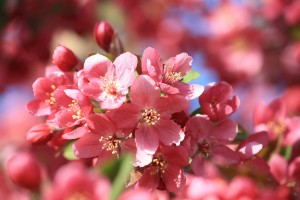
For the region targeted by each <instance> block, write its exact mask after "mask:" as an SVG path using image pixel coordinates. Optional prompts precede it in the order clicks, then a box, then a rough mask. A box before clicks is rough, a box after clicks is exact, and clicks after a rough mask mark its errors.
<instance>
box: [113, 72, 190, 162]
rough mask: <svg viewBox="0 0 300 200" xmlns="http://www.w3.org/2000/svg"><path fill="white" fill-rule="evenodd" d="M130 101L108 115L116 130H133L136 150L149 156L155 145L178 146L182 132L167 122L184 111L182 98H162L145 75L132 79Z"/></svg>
mask: <svg viewBox="0 0 300 200" xmlns="http://www.w3.org/2000/svg"><path fill="white" fill-rule="evenodd" d="M130 98H131V103H127V104H124V105H122V106H121V107H120V108H118V109H116V110H113V111H111V112H109V113H108V115H109V117H110V118H111V119H113V120H114V121H115V122H116V124H117V126H118V128H121V129H131V130H133V129H135V128H136V127H137V129H136V130H135V132H134V133H135V142H136V146H137V149H138V151H139V150H141V151H144V152H146V153H147V154H149V155H153V154H154V153H155V151H156V149H157V147H158V145H159V142H162V143H163V144H165V145H168V146H170V145H172V144H176V145H179V143H180V142H181V141H182V140H183V138H184V133H183V131H182V130H181V127H180V126H179V125H178V124H176V123H175V122H174V121H173V120H171V115H172V114H173V113H176V112H180V111H182V110H185V109H187V107H188V102H187V100H186V99H185V98H183V97H181V96H176V95H172V96H164V97H162V96H161V95H160V90H159V89H158V88H157V87H155V82H154V81H153V80H152V79H151V78H150V77H149V76H147V75H141V76H138V77H137V78H136V79H135V81H134V83H133V84H132V86H131V91H130ZM124 119H126V120H124ZM144 164H148V163H144ZM140 166H143V165H142V164H141V165H140Z"/></svg>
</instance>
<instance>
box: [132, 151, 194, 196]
mask: <svg viewBox="0 0 300 200" xmlns="http://www.w3.org/2000/svg"><path fill="white" fill-rule="evenodd" d="M186 165H188V153H187V151H186V150H185V149H184V148H183V147H181V146H178V147H175V146H171V147H169V146H160V148H159V149H158V150H157V152H156V153H155V154H154V155H153V159H152V161H151V163H150V164H149V165H147V166H145V167H144V169H143V170H144V171H143V175H142V177H141V178H140V179H139V181H138V183H137V185H138V186H140V187H146V188H149V189H157V188H159V187H165V188H166V189H167V190H168V191H169V192H174V193H176V192H178V191H180V190H181V189H182V188H183V187H184V185H185V176H184V174H183V171H184V170H183V167H185V166H186ZM165 188H160V189H165Z"/></svg>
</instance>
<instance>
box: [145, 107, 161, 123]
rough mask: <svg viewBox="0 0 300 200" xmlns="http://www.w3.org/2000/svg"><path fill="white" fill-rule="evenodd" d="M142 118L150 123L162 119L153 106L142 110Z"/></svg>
mask: <svg viewBox="0 0 300 200" xmlns="http://www.w3.org/2000/svg"><path fill="white" fill-rule="evenodd" d="M142 118H143V121H144V122H146V123H147V124H148V125H155V124H156V123H157V122H158V121H159V120H160V114H158V113H157V112H156V111H155V110H154V109H153V108H151V109H146V110H144V111H143V112H142Z"/></svg>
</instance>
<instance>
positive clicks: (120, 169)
mask: <svg viewBox="0 0 300 200" xmlns="http://www.w3.org/2000/svg"><path fill="white" fill-rule="evenodd" d="M133 161H134V157H133V155H132V154H124V155H122V156H121V158H120V159H116V160H109V161H107V162H105V163H103V164H102V165H101V168H100V172H101V174H104V175H105V176H106V177H108V178H109V179H110V181H111V182H112V190H111V194H110V200H116V199H117V198H118V196H119V195H120V194H121V192H122V191H123V190H124V188H125V186H126V184H127V183H128V182H129V178H130V177H129V176H130V172H131V171H132V169H133Z"/></svg>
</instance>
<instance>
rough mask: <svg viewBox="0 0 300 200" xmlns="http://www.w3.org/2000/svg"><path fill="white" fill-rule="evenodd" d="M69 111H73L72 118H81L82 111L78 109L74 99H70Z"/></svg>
mask: <svg viewBox="0 0 300 200" xmlns="http://www.w3.org/2000/svg"><path fill="white" fill-rule="evenodd" d="M68 111H69V112H73V113H74V114H73V115H72V118H73V119H81V118H82V111H81V109H80V107H79V106H78V104H77V101H76V100H74V99H73V100H72V103H71V104H69V109H68Z"/></svg>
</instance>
